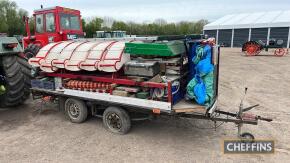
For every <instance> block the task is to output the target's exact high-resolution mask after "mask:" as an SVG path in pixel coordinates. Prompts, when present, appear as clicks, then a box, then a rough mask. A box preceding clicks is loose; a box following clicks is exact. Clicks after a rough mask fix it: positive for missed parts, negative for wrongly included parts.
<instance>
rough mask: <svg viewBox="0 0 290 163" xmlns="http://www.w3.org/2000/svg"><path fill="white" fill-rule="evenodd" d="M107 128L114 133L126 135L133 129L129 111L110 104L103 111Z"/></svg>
mask: <svg viewBox="0 0 290 163" xmlns="http://www.w3.org/2000/svg"><path fill="white" fill-rule="evenodd" d="M103 124H104V126H105V128H106V129H107V130H109V131H111V132H113V133H116V134H120V135H124V134H126V133H128V132H129V130H130V129H131V119H130V116H129V114H128V112H127V111H126V110H124V109H122V108H120V107H115V106H109V107H108V108H107V109H106V110H105V111H104V113H103Z"/></svg>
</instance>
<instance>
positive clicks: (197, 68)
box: [186, 43, 214, 105]
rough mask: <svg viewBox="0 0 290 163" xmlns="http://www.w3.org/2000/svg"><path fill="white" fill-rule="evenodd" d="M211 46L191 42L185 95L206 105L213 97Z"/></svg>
mask: <svg viewBox="0 0 290 163" xmlns="http://www.w3.org/2000/svg"><path fill="white" fill-rule="evenodd" d="M211 56H212V52H211V46H209V45H200V44H198V43H195V44H192V46H191V53H190V56H189V59H190V61H191V64H190V66H189V67H190V79H191V80H190V82H189V83H188V85H187V88H186V90H187V94H186V97H187V98H189V99H195V101H196V102H197V103H198V104H201V105H206V104H208V103H209V102H210V101H211V99H212V97H213V69H214V68H213V65H212V63H211Z"/></svg>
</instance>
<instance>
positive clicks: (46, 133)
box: [0, 49, 290, 163]
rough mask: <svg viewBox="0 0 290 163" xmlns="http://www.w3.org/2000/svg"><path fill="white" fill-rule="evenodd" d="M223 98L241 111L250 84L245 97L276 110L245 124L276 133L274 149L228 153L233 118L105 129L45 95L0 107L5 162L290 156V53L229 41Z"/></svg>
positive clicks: (259, 134)
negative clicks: (47, 101) (249, 49)
mask: <svg viewBox="0 0 290 163" xmlns="http://www.w3.org/2000/svg"><path fill="white" fill-rule="evenodd" d="M220 67H221V69H220V85H219V104H218V106H219V107H220V108H221V109H223V110H226V111H236V110H237V109H238V105H239V101H240V98H241V97H242V94H243V89H244V87H248V88H249V92H248V96H247V100H246V102H245V105H253V104H256V103H259V104H260V107H258V108H256V109H255V110H253V111H252V112H253V113H256V114H260V115H262V116H266V117H272V118H273V119H274V121H273V122H272V123H268V122H261V123H259V125H258V126H248V125H246V126H245V127H244V130H246V131H249V132H252V133H253V134H254V135H255V136H256V138H257V139H274V140H275V141H276V149H275V154H268V155H253V154H251V155H250V154H243V155H237V154H235V155H225V154H223V153H222V151H221V142H222V140H223V139H224V138H236V134H237V130H236V128H235V125H234V124H231V123H226V124H224V125H222V126H221V127H219V128H218V129H217V130H216V131H215V130H214V129H201V128H211V127H212V126H213V124H212V123H211V122H209V121H205V120H185V119H171V118H168V117H161V118H160V119H158V120H154V121H144V122H136V123H134V124H133V128H132V130H131V132H130V133H129V134H127V135H123V136H120V135H115V134H112V133H110V132H108V131H106V130H105V129H104V127H103V126H102V120H101V119H98V118H94V117H91V118H89V119H88V120H87V121H86V122H85V123H82V124H73V123H71V122H70V121H68V120H67V119H66V118H65V116H64V115H63V113H62V112H59V111H57V110H56V107H55V106H53V105H48V106H45V107H44V111H43V112H42V113H39V112H38V111H35V110H36V109H39V108H40V106H41V105H40V103H39V101H32V100H29V101H27V102H26V104H25V105H23V106H20V107H17V108H12V109H7V110H1V111H0V149H1V150H0V162H3V163H6V162H137V161H138V162H139V161H142V162H279V163H280V162H285V163H286V162H289V160H290V144H289V142H290V128H289V126H288V125H290V112H289V109H290V100H289V98H290V87H289V83H290V73H289V72H290V56H289V55H288V56H285V57H272V56H257V57H243V56H241V53H240V52H239V49H222V52H221V65H220Z"/></svg>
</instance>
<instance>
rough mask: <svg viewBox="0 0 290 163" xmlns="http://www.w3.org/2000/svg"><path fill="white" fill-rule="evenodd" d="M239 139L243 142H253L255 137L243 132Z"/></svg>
mask: <svg viewBox="0 0 290 163" xmlns="http://www.w3.org/2000/svg"><path fill="white" fill-rule="evenodd" d="M240 138H241V139H242V141H243V142H251V143H252V142H254V140H255V137H254V135H253V134H251V133H249V132H244V133H242V134H241V135H240Z"/></svg>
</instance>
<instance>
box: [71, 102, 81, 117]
mask: <svg viewBox="0 0 290 163" xmlns="http://www.w3.org/2000/svg"><path fill="white" fill-rule="evenodd" d="M69 113H70V115H71V116H72V117H74V118H77V117H78V116H79V114H80V108H79V106H78V105H77V104H71V105H70V106H69Z"/></svg>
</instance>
